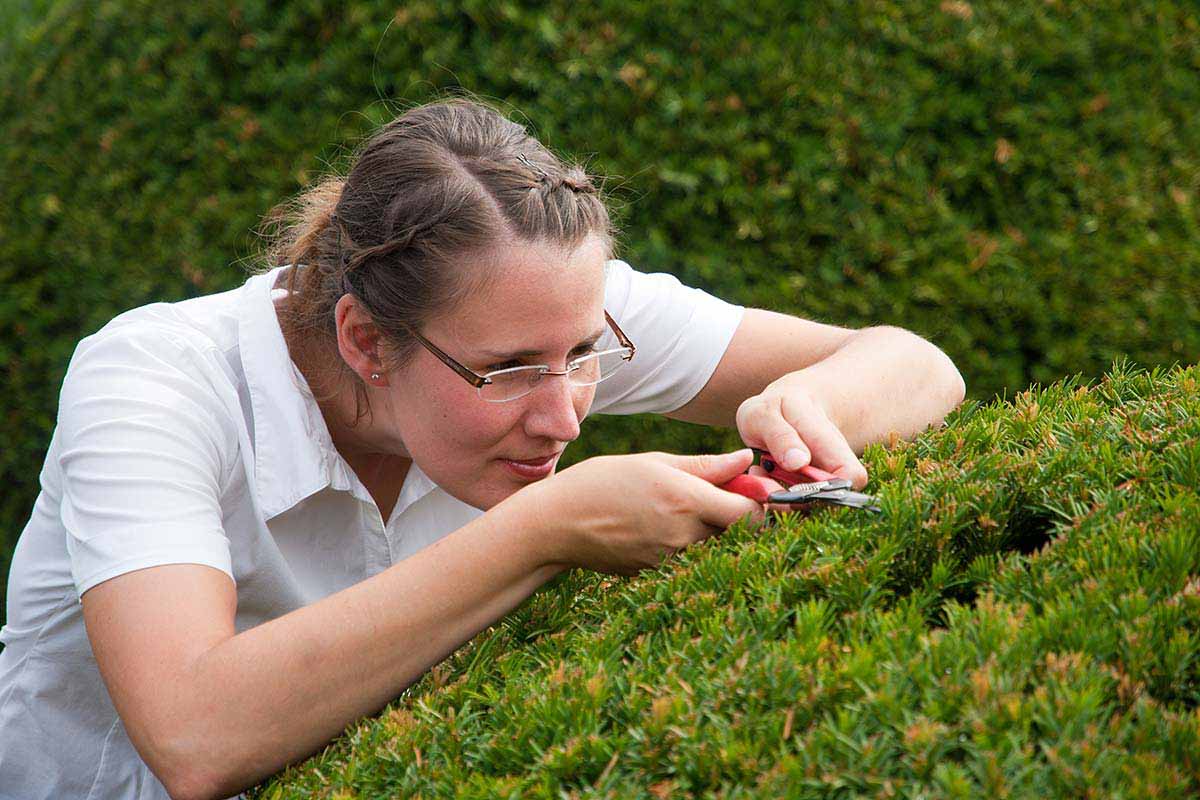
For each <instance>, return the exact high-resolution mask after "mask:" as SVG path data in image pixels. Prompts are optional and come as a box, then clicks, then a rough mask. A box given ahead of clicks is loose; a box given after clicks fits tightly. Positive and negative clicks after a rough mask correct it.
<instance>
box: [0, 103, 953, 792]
mask: <svg viewBox="0 0 1200 800" xmlns="http://www.w3.org/2000/svg"><path fill="white" fill-rule="evenodd" d="M292 210H293V212H294V215H293V224H292V225H290V226H287V227H285V228H284V229H283V231H282V233H281V235H280V236H279V238H278V239H277V241H276V242H275V245H274V248H273V252H272V255H271V258H270V262H271V263H272V264H273V266H272V267H271V268H270V269H269V270H267V271H264V272H262V273H260V274H257V275H254V276H253V277H251V278H250V279H249V280H248V281H247V282H246V283H245V285H244V286H242V287H241V288H239V289H236V290H233V291H229V292H224V293H221V294H216V295H211V296H207V297H201V298H196V299H193V300H188V301H184V302H180V303H172V304H152V305H149V306H145V307H142V308H138V309H134V310H132V311H129V312H126V313H124V314H121V315H120V316H118V317H117V318H115V319H114V320H113V321H112V322H111V323H109V324H108V325H106V326H105V327H104V328H103V329H102V330H101V331H99V332H98V333H96V334H94V335H92V336H89V337H87V338H86V339H84V340H83V341H82V342H81V343H80V345H79V347H78V349H77V350H76V352H75V354H74V356H73V358H72V360H71V364H70V366H69V368H68V371H67V375H66V377H65V379H64V383H63V389H62V396H61V399H60V409H59V417H58V425H57V428H56V430H55V434H54V437H53V440H52V442H51V446H50V450H49V454H48V455H47V458H46V462H45V467H44V470H43V472H42V475H41V480H42V493H41V495H40V496H39V497H38V500H37V503H36V505H35V507H34V510H33V515H32V517H31V519H30V522H29V524H28V526H27V527H26V529H25V531H24V532H23V534H22V536H21V539H20V541H19V543H18V546H17V550H16V553H15V555H14V560H13V566H12V578H11V581H10V584H9V587H10V589H9V618H8V623H9V624H8V627H6V628H5V629H4V631H3V641H4V642H5V645H6V649H5V650H4V651H3V653H2V654H0V748H2V749H0V787H4V788H3V789H2V790H0V792H9V793H13V794H15V795H16V796H21V797H66V796H81V797H82V796H93V797H106V798H107V797H155V798H158V797H163V796H165V795H166V794H167V793H170V794H171V795H172V796H174V797H226V796H229V795H233V794H236V793H237V792H239V791H241V790H242V789H244V788H246V787H249V786H252V785H254V784H256V783H257V782H259V781H261V780H262V779H263V778H265V777H267V776H269V775H271V774H272V773H274V772H276V771H278V770H279V769H281V768H282V767H283V766H284V765H286V764H288V763H290V762H293V761H296V760H298V759H301V758H303V757H305V756H307V755H308V754H310V753H312V752H314V751H315V750H318V749H319V748H321V747H322V746H323V745H325V744H326V743H327V742H329V741H330V740H331V739H332V738H334V737H335V736H337V735H338V734H339V733H340V732H341V731H342V730H343V729H345V728H346V726H347V725H349V724H350V723H352V722H353V721H354V720H356V719H358V718H359V717H362V716H364V715H369V714H372V713H375V712H377V711H378V710H380V709H381V708H382V707H383V706H384V705H386V704H387V703H388V702H389V701H390V700H392V699H393V698H395V697H396V696H397V695H398V694H399V693H400V692H401V691H402V690H403V689H404V687H406V686H408V685H409V684H411V683H412V682H413V681H415V680H416V679H417V678H418V677H419V676H420V675H421V674H422V673H423V672H424V671H425V670H427V669H428V668H429V667H430V666H432V665H433V664H435V663H437V662H438V661H440V660H441V659H443V658H445V657H446V656H447V655H449V654H450V653H451V652H453V651H454V650H455V649H456V648H457V647H458V646H460V645H461V644H462V643H464V642H466V641H467V640H469V639H470V638H471V637H473V636H474V635H475V634H476V633H478V632H479V631H480V630H482V629H483V628H485V627H486V626H488V625H489V624H491V623H493V622H495V621H496V620H497V619H498V618H500V617H502V616H503V615H504V614H505V613H507V612H508V611H510V610H511V609H513V608H514V607H515V606H517V605H518V604H519V603H521V602H522V601H523V600H524V599H525V598H526V597H528V596H529V595H530V594H531V593H532V592H533V591H534V590H536V589H537V588H538V587H539V586H541V585H542V584H543V583H545V582H546V581H547V580H549V579H550V578H551V577H552V576H554V575H555V574H557V573H559V572H561V571H562V570H565V569H569V568H572V567H582V568H586V569H592V570H599V571H604V572H610V573H619V574H633V573H636V572H637V571H638V570H639V569H642V568H646V567H652V566H656V565H658V564H659V563H660V562H661V560H662V559H663V557H664V556H666V555H669V554H671V553H673V552H675V551H677V550H679V549H681V548H683V547H685V546H687V545H688V544H690V543H692V542H695V541H697V540H699V539H703V538H704V537H706V536H709V535H711V534H713V533H715V532H718V531H720V530H722V529H724V528H725V527H727V526H728V525H730V524H731V523H732V522H734V521H736V520H737V519H739V518H741V517H744V516H746V515H751V516H752V517H754V518H755V519H761V518H762V515H763V513H764V509H763V508H762V506H760V505H758V504H757V503H755V502H754V501H752V500H750V499H748V498H745V497H742V496H740V495H737V494H733V493H731V492H726V491H722V490H721V489H719V488H717V486H716V485H714V484H721V483H723V482H725V481H727V480H729V479H730V478H732V477H733V476H734V475H737V474H739V473H741V472H744V471H745V470H746V469H747V467H748V466H749V465H750V461H751V458H752V456H751V453H750V452H749V451H748V450H742V451H739V452H736V453H732V454H725V455H721V456H679V455H671V454H667V453H639V454H633V455H627V456H606V457H601V458H593V459H589V460H586V461H583V462H581V463H579V464H577V465H575V466H573V467H571V468H570V469H567V470H564V471H563V472H562V473H561V474H558V475H555V474H554V470H555V463H556V461H557V459H558V457H559V456H560V454H561V453H562V450H563V448H564V447H566V445H567V444H568V443H569V442H571V440H573V439H575V438H576V437H577V436H578V435H579V425H580V422H581V421H582V420H583V418H584V417H585V416H586V415H587V414H588V413H589V412H591V413H609V414H628V413H636V412H647V411H653V412H657V413H662V414H665V415H667V416H669V417H671V418H674V419H681V420H687V421H690V422H696V423H704V424H709V425H725V426H735V425H736V427H737V428H738V430H739V432H740V434H741V436H742V439H743V440H744V441H745V442H746V444H748V445H751V446H757V447H761V448H764V449H767V450H769V451H770V452H771V453H772V454H773V455H774V456H775V457H776V458H777V459H780V460H781V461H782V462H783V464H784V466H785V467H792V468H794V467H797V466H800V465H802V464H804V463H807V462H808V461H810V460H811V461H813V462H814V463H815V464H817V465H818V466H821V467H824V468H826V469H829V470H831V471H834V472H837V473H838V474H840V475H843V476H845V477H849V478H851V479H852V480H853V482H854V484H855V485H856V486H857V487H861V486H862V485H863V484H864V483H865V482H866V478H867V476H866V472H865V470H864V469H863V467H862V465H861V464H860V463H859V461H858V458H857V456H856V455H855V454H856V453H857V452H861V451H862V448H863V447H864V446H865V445H866V444H867V443H868V442H870V441H875V440H879V439H881V438H883V437H885V436H887V435H888V434H889V432H891V431H896V432H898V433H900V434H901V435H903V436H909V435H912V434H914V433H916V432H917V431H919V430H921V429H923V428H924V427H926V426H927V425H929V424H931V423H935V422H937V421H939V420H940V419H941V418H942V417H943V416H944V415H945V414H946V413H947V412H948V411H949V410H951V409H952V408H953V407H954V406H955V405H956V404H958V403H959V402H960V401H961V399H962V396H963V383H962V379H961V378H960V377H959V375H958V372H957V370H955V368H954V366H953V364H951V362H950V361H949V360H948V359H947V358H946V357H945V356H944V355H943V354H942V353H941V351H939V350H938V349H937V348H935V347H934V346H932V345H930V344H929V343H927V342H925V341H924V340H922V339H920V338H918V337H916V336H914V335H912V334H909V333H907V332H904V331H901V330H897V329H894V328H872V329H866V330H862V331H850V330H845V329H842V328H837V327H833V326H828V325H821V324H816V323H813V322H807V321H804V320H800V319H795V318H792V317H789V316H786V315H781V314H775V313H771V312H767V311H759V310H756V309H743V308H741V307H739V306H736V305H731V304H729V303H726V302H724V301H722V300H719V299H717V298H715V297H712V296H710V295H707V294H705V293H703V292H701V291H698V290H695V289H690V288H688V287H685V286H682V285H681V284H680V283H679V282H678V281H677V280H676V279H674V278H673V277H671V276H669V275H665V274H652V275H647V274H642V273H639V272H636V271H634V270H633V269H631V268H630V267H629V265H627V264H625V263H623V262H621V261H616V260H613V259H612V258H611V249H612V236H613V232H612V229H611V226H610V223H609V217H608V214H607V213H606V210H605V207H604V204H603V202H602V201H601V199H600V197H599V196H598V195H597V192H596V190H595V188H594V187H593V186H592V184H591V182H590V181H589V179H588V177H587V176H586V175H585V174H584V173H583V172H582V171H581V170H580V169H579V168H578V167H573V166H567V165H564V164H563V163H561V162H560V161H559V160H558V159H557V158H556V157H555V156H553V155H552V154H551V153H549V152H548V151H547V150H546V149H545V148H544V147H542V146H541V145H540V144H539V143H538V142H536V141H535V140H533V139H532V138H530V137H529V136H528V135H527V134H526V133H525V131H524V130H523V129H522V128H521V127H520V126H518V125H516V124H514V123H512V122H510V121H508V120H506V119H505V118H503V117H502V116H500V115H499V114H497V113H496V112H495V111H493V110H491V109H489V108H487V107H484V106H482V105H479V104H476V103H473V102H470V101H465V100H453V101H449V102H441V103H436V104H431V105H426V106H422V107H418V108H414V109H411V110H409V111H408V112H406V113H404V114H403V115H401V116H400V117H398V118H397V119H396V120H394V121H393V122H391V123H390V124H388V125H386V126H384V127H383V128H382V129H381V130H380V131H378V132H377V133H376V134H375V135H374V136H372V137H371V138H370V139H369V140H367V141H366V142H365V144H364V146H363V147H362V148H361V149H360V151H359V153H358V154H357V157H356V159H355V163H354V165H353V167H352V169H351V170H350V173H349V175H348V176H347V177H346V178H345V179H344V180H343V179H331V180H328V181H326V182H325V183H322V184H321V185H319V186H318V187H317V188H315V189H313V190H311V191H310V192H308V193H307V194H305V195H303V196H302V197H301V199H300V202H298V203H297V204H296V205H295V207H294V208H293V209H292ZM539 365H541V366H539ZM755 469H756V470H757V468H755ZM758 473H759V474H763V473H761V470H758Z"/></svg>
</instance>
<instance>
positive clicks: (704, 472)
mask: <svg viewBox="0 0 1200 800" xmlns="http://www.w3.org/2000/svg"><path fill="white" fill-rule="evenodd" d="M753 462H754V451H753V450H751V449H750V448H749V447H743V448H742V449H741V450H735V451H733V452H732V453H711V454H710V453H700V454H698V455H689V456H679V455H672V456H671V461H670V464H671V466H673V467H675V468H676V469H681V470H683V471H684V472H687V473H690V474H692V475H695V476H696V477H697V478H702V479H704V480H706V481H708V482H709V483H714V484H718V485H719V484H722V483H725V482H726V481H728V480H729V479H731V478H732V477H733V476H734V475H741V474H742V473H743V472H745V471H746V469H747V468H749V466H750V465H751V464H752V463H753Z"/></svg>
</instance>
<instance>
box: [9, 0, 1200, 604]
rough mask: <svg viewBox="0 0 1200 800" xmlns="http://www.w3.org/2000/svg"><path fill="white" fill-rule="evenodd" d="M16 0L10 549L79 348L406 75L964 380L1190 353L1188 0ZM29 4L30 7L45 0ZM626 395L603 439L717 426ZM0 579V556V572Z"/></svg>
mask: <svg viewBox="0 0 1200 800" xmlns="http://www.w3.org/2000/svg"><path fill="white" fill-rule="evenodd" d="M751 6H752V7H744V4H733V3H730V4H725V6H724V7H720V8H718V7H713V8H712V9H710V12H709V13H706V14H698V13H696V11H695V5H694V4H692V3H682V2H675V3H668V2H654V3H646V4H644V5H638V4H632V3H628V2H620V3H618V2H611V0H608V1H606V2H600V3H588V4H575V3H562V2H559V3H554V4H552V5H549V6H545V5H543V4H530V5H528V6H526V5H522V4H518V3H511V2H505V3H493V2H483V1H482V0H478V1H476V2H467V3H462V4H459V5H457V6H454V7H451V6H450V5H449V4H443V3H435V2H413V3H406V4H404V5H403V6H402V7H401V8H400V9H399V10H398V11H397V8H396V4H391V3H366V2H341V1H340V0H339V2H333V0H294V1H293V2H279V3H267V2H264V1H263V0H247V1H246V2H237V3H218V4H206V3H187V4H166V5H165V6H164V5H163V4H158V3H152V2H148V0H119V1H117V0H96V1H95V2H86V1H85V0H58V2H49V1H48V0H24V2H21V3H19V4H17V5H14V6H12V7H11V8H9V9H8V10H7V11H6V12H3V13H4V14H5V15H7V16H5V17H0V18H3V19H5V20H6V21H9V22H12V23H13V24H10V25H7V26H4V30H3V31H2V32H0V142H3V145H2V146H0V280H3V285H4V288H5V291H4V292H3V293H2V294H0V363H4V364H6V365H7V371H6V376H5V378H6V380H5V387H6V389H7V391H5V392H4V393H3V396H2V397H0V418H3V420H4V426H5V431H6V432H7V434H8V435H7V436H6V437H5V440H6V442H7V447H5V448H4V450H3V451H0V473H2V479H3V482H4V485H5V486H6V489H5V491H4V493H3V495H0V528H2V529H3V531H4V532H3V534H0V537H2V538H0V574H3V575H5V576H7V558H8V556H7V554H8V553H9V551H10V550H11V547H12V545H13V544H14V543H15V540H16V536H17V534H18V533H19V531H20V529H21V527H22V526H23V524H24V522H25V521H26V519H27V518H28V515H29V512H30V509H31V508H32V503H33V499H34V497H35V495H36V492H37V480H36V475H37V472H38V468H39V466H40V464H41V463H42V460H43V458H44V454H45V449H46V446H47V444H48V442H49V439H50V433H51V430H52V428H53V424H54V419H55V411H56V400H57V392H58V389H59V386H60V384H61V379H62V375H63V372H64V370H65V368H66V364H67V362H68V360H69V357H70V354H71V352H72V349H73V348H74V346H75V344H76V343H77V341H78V340H79V339H80V338H81V337H82V336H84V335H86V334H88V333H90V332H92V331H94V330H96V329H97V328H99V327H100V326H101V325H103V324H104V323H105V322H106V321H107V320H108V319H110V318H111V317H112V316H113V315H114V314H116V313H117V312H119V311H121V310H124V309H127V308H130V307H134V306H137V305H141V304H144V303H147V302H152V301H158V300H172V299H178V298H183V297H189V296H194V295H197V294H201V293H207V292H212V291H217V290H220V289H225V288H228V287H230V286H233V285H236V284H237V283H239V282H240V281H241V280H242V279H243V278H244V272H243V269H242V267H243V266H244V265H245V264H246V263H248V262H249V261H250V260H252V259H253V257H254V254H255V252H256V245H257V242H256V240H255V238H254V236H253V235H252V233H251V231H252V230H253V228H254V227H255V225H256V224H257V222H258V220H259V219H260V218H261V216H262V215H263V214H265V213H266V211H267V210H268V209H269V208H270V207H271V206H272V205H273V204H275V203H276V202H278V201H279V200H281V199H282V198H285V197H287V196H289V195H291V194H293V193H294V192H295V191H297V190H298V189H299V188H300V187H301V186H303V185H305V184H306V183H307V182H309V181H311V180H312V179H314V178H315V177H316V176H317V174H318V173H319V171H320V170H321V169H323V168H324V167H325V166H326V165H334V166H344V164H345V157H346V154H347V149H348V148H349V147H350V146H352V145H353V144H354V143H355V142H356V141H357V140H358V138H359V137H361V136H362V135H363V134H365V133H366V132H367V131H368V130H370V129H371V127H372V126H374V125H376V124H378V123H379V122H381V121H383V120H385V119H387V118H390V116H391V115H392V114H393V113H395V111H396V110H397V108H398V107H400V106H402V105H403V104H406V103H417V102H423V101H425V100H428V99H430V98H434V97H437V96H439V94H441V93H443V92H445V91H447V90H453V89H455V88H457V87H465V88H466V89H468V90H470V91H473V92H477V93H479V94H481V95H483V96H485V97H488V98H493V99H495V100H496V101H497V102H500V103H502V104H511V107H512V109H513V112H512V113H514V114H515V115H518V116H520V115H525V117H527V118H528V120H529V121H530V127H531V128H532V129H534V130H535V131H536V132H537V133H538V134H539V135H540V136H541V137H542V138H543V140H544V141H546V142H547V143H548V144H549V145H550V146H552V147H554V148H556V149H558V150H560V151H563V152H566V153H569V154H572V155H575V156H577V157H579V158H581V159H584V160H585V161H587V163H588V164H589V166H590V168H591V169H592V170H593V171H595V172H598V173H601V174H605V175H609V176H612V178H611V180H610V181H609V185H610V188H611V189H612V190H613V191H614V196H615V203H616V207H617V215H618V219H619V221H620V223H621V224H622V226H623V227H624V229H625V231H626V235H625V237H624V241H623V249H622V253H621V254H622V255H623V256H624V257H625V258H627V259H628V260H629V261H630V262H631V263H633V264H635V265H636V266H637V267H638V268H640V269H643V270H646V271H656V270H667V271H671V272H674V273H676V274H677V275H679V276H680V277H681V278H682V279H683V280H684V281H685V282H687V283H690V284H692V285H696V286H701V287H703V288H706V289H708V290H710V291H712V292H714V293H716V294H719V295H722V296H724V297H727V298H729V299H731V300H734V301H736V302H740V303H743V304H747V305H754V306H759V307H765V308H773V309H776V310H782V311H787V312H790V313H796V314H800V315H803V316H806V317H813V318H817V319H821V320H824V321H830V322H835V323H839V324H844V325H851V326H861V325H867V324H875V323H886V324H894V325H900V326H903V327H906V328H909V329H912V330H915V331H917V332H918V333H921V334H922V335H924V336H926V337H928V338H930V339H932V340H933V341H934V342H936V343H937V344H939V345H940V346H941V347H943V349H945V350H946V351H947V352H948V353H949V354H950V356H951V357H952V358H953V359H954V360H955V362H956V363H957V364H959V365H960V367H961V369H962V371H963V373H964V375H965V377H966V379H967V385H968V389H969V392H970V393H971V396H972V397H974V398H978V399H987V398H989V397H991V396H992V395H993V393H995V392H998V391H1007V392H1008V393H1010V394H1011V393H1012V392H1013V391H1016V390H1018V389H1021V388H1024V387H1025V386H1027V385H1028V384H1029V383H1030V382H1031V381H1041V382H1048V381H1051V380H1054V379H1056V378H1059V377H1061V376H1063V375H1066V374H1073V373H1075V372H1077V371H1078V372H1082V373H1083V374H1085V375H1088V376H1094V375H1096V374H1098V373H1099V372H1100V371H1102V370H1103V368H1104V367H1105V366H1107V364H1109V363H1110V362H1111V360H1112V359H1113V358H1114V357H1115V356H1117V355H1118V354H1128V355H1129V356H1130V357H1131V358H1133V359H1134V360H1135V361H1136V362H1138V363H1142V364H1147V365H1150V364H1169V363H1171V362H1173V361H1175V360H1182V361H1185V362H1191V361H1194V360H1195V357H1196V353H1197V352H1198V350H1200V324H1198V323H1200V299H1198V297H1197V291H1198V290H1197V287H1198V286H1200V257H1198V255H1197V253H1198V245H1197V236H1196V234H1197V229H1198V220H1197V208H1198V207H1200V169H1198V164H1200V126H1196V125H1195V124H1194V121H1193V119H1192V117H1193V116H1194V112H1195V109H1196V108H1198V107H1200V81H1197V80H1196V79H1195V76H1196V71H1197V69H1198V68H1200V26H1198V24H1197V15H1196V10H1195V6H1194V4H1192V3H1190V2H1182V0H1180V1H1178V2H1157V1H1156V0H1143V1H1142V2H1138V3H1135V4H1132V5H1131V4H1128V3H1117V2H1107V3H1094V4H1089V5H1088V7H1086V8H1083V7H1080V4H1074V3H1028V4H1013V3H1004V2H999V0H992V1H991V2H973V3H970V4H968V3H966V2H961V1H959V2H945V3H938V2H932V3H907V2H901V1H900V0H878V1H876V2H858V3H852V4H846V3H840V2H839V3H835V2H815V3H804V4H800V3H794V2H787V1H780V2H775V3H756V4H751ZM45 9H48V10H45ZM736 444H737V442H736V437H735V436H732V435H730V433H729V432H727V431H726V432H720V431H717V432H713V431H708V430H706V429H703V428H696V427H693V426H687V425H682V424H667V423H664V422H662V421H660V420H649V419H642V418H630V419H623V420H604V421H601V422H597V423H595V424H591V425H589V427H588V428H587V430H586V432H585V433H584V436H583V437H582V438H581V440H580V441H579V442H578V443H577V444H576V446H574V447H572V448H571V449H570V451H569V452H568V454H567V457H566V460H565V461H564V465H566V464H569V463H572V462H573V461H575V460H578V459H580V458H583V457H586V456H588V455H593V454H596V453H601V452H621V451H628V449H629V448H633V447H636V448H637V449H655V448H657V449H672V450H690V451H696V450H703V449H724V448H726V447H728V446H731V445H736ZM0 588H2V586H0Z"/></svg>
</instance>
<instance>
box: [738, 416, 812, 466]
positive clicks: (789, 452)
mask: <svg viewBox="0 0 1200 800" xmlns="http://www.w3.org/2000/svg"><path fill="white" fill-rule="evenodd" d="M746 428H748V429H749V430H752V431H754V433H755V434H757V436H756V437H753V438H757V439H760V440H761V441H756V442H751V441H749V439H747V440H746V441H747V443H748V444H749V445H750V446H751V447H760V448H762V449H764V450H766V451H767V452H769V453H770V454H771V458H772V459H774V461H775V462H776V463H777V464H779V466H781V467H783V468H784V469H786V470H791V471H795V470H798V469H800V468H801V467H803V466H804V465H805V464H808V463H809V462H810V461H812V452H811V450H810V449H809V445H808V444H806V443H805V441H804V439H803V438H801V436H800V433H799V432H798V430H797V427H796V426H795V425H793V424H792V423H791V422H790V421H789V420H788V419H787V418H786V417H785V416H784V410H783V407H782V405H781V404H777V403H772V402H763V403H760V404H758V405H757V406H756V407H755V408H754V410H753V411H751V412H750V414H749V415H748V416H747V419H746Z"/></svg>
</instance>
